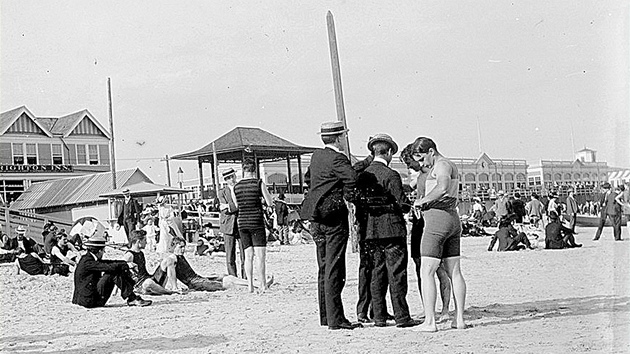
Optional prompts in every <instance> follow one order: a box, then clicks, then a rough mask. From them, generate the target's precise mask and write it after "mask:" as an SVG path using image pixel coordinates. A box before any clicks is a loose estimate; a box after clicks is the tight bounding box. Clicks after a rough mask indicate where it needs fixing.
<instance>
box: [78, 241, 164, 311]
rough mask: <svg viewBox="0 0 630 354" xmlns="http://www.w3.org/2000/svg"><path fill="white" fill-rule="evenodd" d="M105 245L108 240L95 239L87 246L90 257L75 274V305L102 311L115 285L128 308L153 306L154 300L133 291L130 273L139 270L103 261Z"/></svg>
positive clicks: (88, 256) (132, 265) (124, 263)
mask: <svg viewBox="0 0 630 354" xmlns="http://www.w3.org/2000/svg"><path fill="white" fill-rule="evenodd" d="M105 242H106V240H105V237H103V236H100V235H96V236H92V237H90V239H89V240H87V241H86V242H85V243H84V246H85V247H86V248H87V253H86V254H85V255H83V257H81V259H80V260H79V263H78V264H77V267H76V268H75V270H74V293H73V295H72V303H73V304H77V305H80V306H83V307H87V308H94V307H103V306H105V304H106V303H107V300H109V297H110V296H111V295H112V290H114V285H115V286H117V287H118V288H119V289H120V296H121V297H122V298H123V299H126V300H127V305H128V306H141V307H144V306H149V305H151V304H152V301H151V300H144V299H142V298H141V297H140V296H138V295H136V294H135V293H134V291H133V288H134V284H135V282H134V281H133V278H132V277H131V273H130V269H137V266H136V265H135V264H134V263H127V262H125V261H114V260H104V259H103V255H104V254H105Z"/></svg>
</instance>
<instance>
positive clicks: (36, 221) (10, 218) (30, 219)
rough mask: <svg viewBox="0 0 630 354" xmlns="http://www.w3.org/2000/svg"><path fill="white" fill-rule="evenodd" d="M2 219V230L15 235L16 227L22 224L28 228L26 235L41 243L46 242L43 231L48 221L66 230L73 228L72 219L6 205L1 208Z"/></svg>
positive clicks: (0, 218)
mask: <svg viewBox="0 0 630 354" xmlns="http://www.w3.org/2000/svg"><path fill="white" fill-rule="evenodd" d="M0 220H1V222H2V230H3V231H4V232H5V233H6V234H8V235H15V233H16V229H17V228H18V227H19V226H22V227H24V228H25V229H26V235H27V236H29V237H30V238H32V239H33V240H35V241H36V242H37V243H40V244H43V243H44V238H43V236H42V232H43V231H44V225H45V224H46V223H47V222H49V221H52V222H53V223H55V225H56V226H57V227H58V228H59V229H66V232H70V229H71V228H72V221H70V220H66V219H60V218H55V217H50V216H46V215H41V214H35V213H28V212H25V211H21V210H15V209H9V208H6V207H1V208H0Z"/></svg>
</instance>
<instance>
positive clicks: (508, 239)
mask: <svg viewBox="0 0 630 354" xmlns="http://www.w3.org/2000/svg"><path fill="white" fill-rule="evenodd" d="M517 235H518V231H516V229H515V228H514V227H513V226H512V225H510V226H508V227H502V228H500V229H499V230H498V231H497V232H495V233H494V236H492V240H490V245H489V246H488V251H492V249H493V248H494V245H495V244H496V243H497V241H499V248H497V251H507V250H508V249H509V248H510V246H512V243H513V242H514V237H516V236H517Z"/></svg>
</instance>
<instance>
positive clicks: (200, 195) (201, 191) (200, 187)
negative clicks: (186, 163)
mask: <svg viewBox="0 0 630 354" xmlns="http://www.w3.org/2000/svg"><path fill="white" fill-rule="evenodd" d="M197 165H198V170H199V199H203V160H202V157H201V156H199V157H197Z"/></svg>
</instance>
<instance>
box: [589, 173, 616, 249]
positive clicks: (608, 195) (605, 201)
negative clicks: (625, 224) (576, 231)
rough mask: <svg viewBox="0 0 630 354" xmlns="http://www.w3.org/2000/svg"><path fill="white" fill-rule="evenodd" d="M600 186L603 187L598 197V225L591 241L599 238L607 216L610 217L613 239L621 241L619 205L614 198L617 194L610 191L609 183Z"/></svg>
mask: <svg viewBox="0 0 630 354" xmlns="http://www.w3.org/2000/svg"><path fill="white" fill-rule="evenodd" d="M602 188H603V189H604V193H603V194H602V197H601V199H600V204H601V206H602V207H601V214H600V216H599V226H598V227H597V232H595V237H594V238H593V241H597V240H599V238H600V236H601V235H602V230H603V229H604V224H605V223H606V219H607V218H608V219H610V222H611V224H612V227H613V236H614V238H615V241H621V205H619V203H618V202H617V201H616V200H615V198H616V197H617V194H616V193H615V192H613V191H611V185H610V183H608V182H606V183H604V184H603V185H602Z"/></svg>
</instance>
